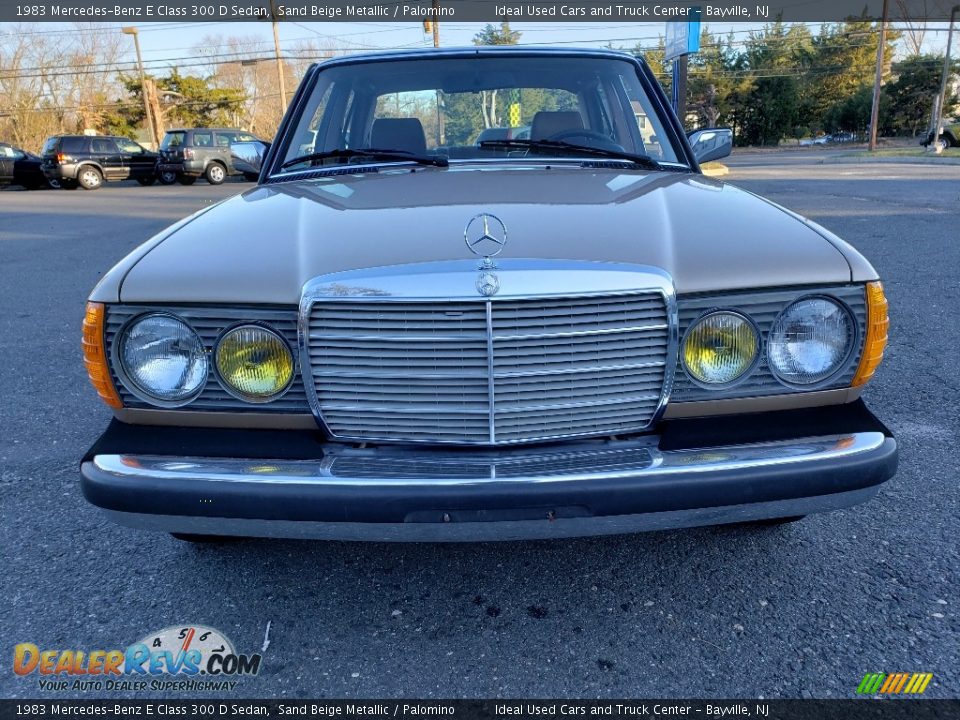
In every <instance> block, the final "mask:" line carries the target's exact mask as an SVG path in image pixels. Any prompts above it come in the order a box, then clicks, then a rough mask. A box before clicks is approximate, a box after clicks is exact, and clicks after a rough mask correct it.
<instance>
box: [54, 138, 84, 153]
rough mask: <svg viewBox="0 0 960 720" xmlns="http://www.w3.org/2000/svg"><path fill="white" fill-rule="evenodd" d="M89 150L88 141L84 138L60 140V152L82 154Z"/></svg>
mask: <svg viewBox="0 0 960 720" xmlns="http://www.w3.org/2000/svg"><path fill="white" fill-rule="evenodd" d="M86 149H87V139H86V138H82V137H65V138H61V140H60V152H62V153H66V154H68V155H69V154H70V153H81V152H84V151H85V150H86Z"/></svg>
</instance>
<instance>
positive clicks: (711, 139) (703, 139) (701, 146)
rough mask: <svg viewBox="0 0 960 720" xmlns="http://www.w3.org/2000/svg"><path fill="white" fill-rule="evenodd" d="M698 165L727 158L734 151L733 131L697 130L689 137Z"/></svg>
mask: <svg viewBox="0 0 960 720" xmlns="http://www.w3.org/2000/svg"><path fill="white" fill-rule="evenodd" d="M687 141H688V142H689V143H690V148H691V149H692V150H693V155H694V157H695V158H697V162H698V163H705V162H710V161H711V160H719V159H720V158H725V157H726V156H727V155H729V154H730V152H731V151H732V150H733V130H731V129H730V128H707V129H705V130H696V131H694V132H692V133H690V135H689V136H688V137H687Z"/></svg>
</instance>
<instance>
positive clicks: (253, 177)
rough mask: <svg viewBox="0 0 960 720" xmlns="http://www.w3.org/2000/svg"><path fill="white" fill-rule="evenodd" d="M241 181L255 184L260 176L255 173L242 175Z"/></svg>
mask: <svg viewBox="0 0 960 720" xmlns="http://www.w3.org/2000/svg"><path fill="white" fill-rule="evenodd" d="M243 179H244V180H247V181H248V182H257V181H258V180H259V179H260V176H259V175H258V174H257V173H244V174H243Z"/></svg>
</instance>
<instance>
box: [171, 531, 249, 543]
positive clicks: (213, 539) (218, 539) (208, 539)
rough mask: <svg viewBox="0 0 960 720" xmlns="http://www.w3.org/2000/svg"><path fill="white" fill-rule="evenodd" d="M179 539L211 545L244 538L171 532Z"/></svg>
mask: <svg viewBox="0 0 960 720" xmlns="http://www.w3.org/2000/svg"><path fill="white" fill-rule="evenodd" d="M170 535H172V536H173V537H175V538H176V539H177V540H182V541H183V542H189V543H197V544H201V545H209V544H212V543H229V542H235V541H237V540H241V539H242V538H239V537H234V536H233V535H194V534H193V533H170Z"/></svg>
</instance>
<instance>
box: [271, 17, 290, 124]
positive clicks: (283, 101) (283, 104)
mask: <svg viewBox="0 0 960 720" xmlns="http://www.w3.org/2000/svg"><path fill="white" fill-rule="evenodd" d="M270 20H271V22H272V24H273V49H274V52H275V53H276V56H277V80H278V82H279V83H280V119H281V120H283V113H284V112H285V111H286V109H287V86H286V83H285V82H284V79H283V60H282V59H281V58H280V32H279V31H278V30H277V8H276V6H275V5H274V0H270Z"/></svg>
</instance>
